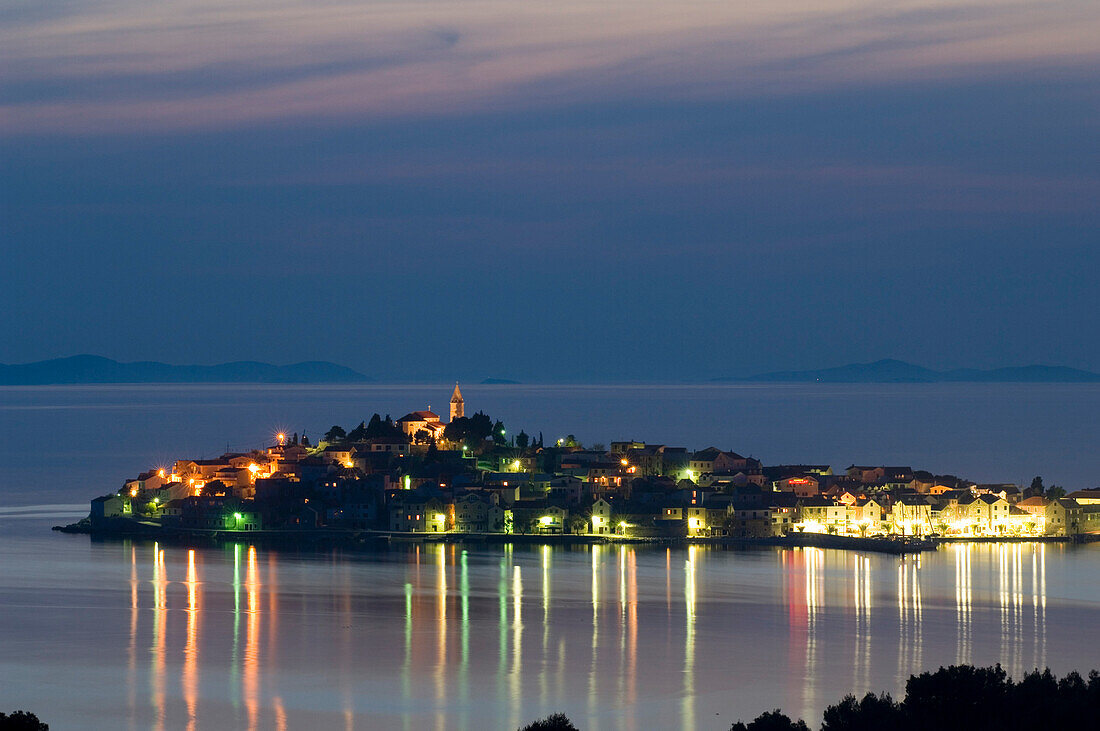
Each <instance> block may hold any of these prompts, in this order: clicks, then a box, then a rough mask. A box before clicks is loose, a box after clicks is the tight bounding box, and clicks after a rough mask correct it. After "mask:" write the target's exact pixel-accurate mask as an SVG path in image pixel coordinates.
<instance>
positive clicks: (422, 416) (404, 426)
mask: <svg viewBox="0 0 1100 731" xmlns="http://www.w3.org/2000/svg"><path fill="white" fill-rule="evenodd" d="M431 409H432V407H431V406H430V405H429V406H428V410H427V411H413V412H412V413H409V414H405V415H404V416H402V417H401V418H400V419H398V420H397V425H398V426H399V427H401V430H402V431H404V432H405V434H406V435H408V437H409V439H412V440H414V441H415V440H416V434H417V432H419V431H426V432H428V434H430V435H431V438H432V439H434V440H436V441H440V440H442V439H443V430H444V429H445V428H447V425H446V424H444V423H442V422H441V421H440V420H439V415H438V414H435V413H433V412H432V410H431ZM465 415H466V402H465V401H464V400H463V398H462V391H461V390H459V388H458V384H457V383H455V390H454V393H453V394H451V417H450V419H449V420H448V422H450V421H454V420H455V419H459V418H462V417H463V416H465Z"/></svg>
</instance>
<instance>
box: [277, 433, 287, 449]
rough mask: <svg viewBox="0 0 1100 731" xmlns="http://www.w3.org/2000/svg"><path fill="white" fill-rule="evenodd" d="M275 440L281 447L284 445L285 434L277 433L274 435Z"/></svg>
mask: <svg viewBox="0 0 1100 731" xmlns="http://www.w3.org/2000/svg"><path fill="white" fill-rule="evenodd" d="M275 439H276V440H278V442H279V446H280V447H281V446H283V445H284V444H285V443H286V434H284V433H282V432H279V433H278V434H276V435H275Z"/></svg>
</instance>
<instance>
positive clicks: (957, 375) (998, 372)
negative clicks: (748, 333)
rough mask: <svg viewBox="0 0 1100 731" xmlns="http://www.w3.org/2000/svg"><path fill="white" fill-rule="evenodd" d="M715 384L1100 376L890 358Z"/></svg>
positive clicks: (1092, 379)
mask: <svg viewBox="0 0 1100 731" xmlns="http://www.w3.org/2000/svg"><path fill="white" fill-rule="evenodd" d="M712 380H713V381H721V382H757V383H1100V373H1092V372H1091V371H1082V370H1078V369H1076V368H1065V367H1063V366H1045V365H1029V366H1020V367H1015V368H994V369H991V370H978V369H976V368H956V369H954V370H949V371H936V370H932V369H931V368H923V367H921V366H918V365H913V364H912V363H906V362H905V361H902V360H893V359H889V358H887V359H885V360H878V361H875V362H874V363H850V364H848V365H845V366H840V367H838V368H824V369H821V370H816V371H777V372H774V373H760V374H757V375H755V376H749V377H747V378H732V377H731V378H714V379H712Z"/></svg>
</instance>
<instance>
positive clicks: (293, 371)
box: [0, 355, 373, 386]
mask: <svg viewBox="0 0 1100 731" xmlns="http://www.w3.org/2000/svg"><path fill="white" fill-rule="evenodd" d="M371 380H373V379H372V378H370V377H369V376H365V375H363V374H362V373H359V372H358V371H353V370H352V369H350V368H345V367H344V366H341V365H337V364H335V363H328V362H325V361H307V362H304V363H293V364H290V365H273V364H271V363H260V362H258V361H236V362H233V363H221V364H218V365H170V364H168V363H157V362H154V361H139V362H134V363H120V362H119V361H117V360H111V359H110V358H103V357H100V356H97V355H74V356H72V357H70V358H55V359H53V360H42V361H38V362H35V363H20V364H17V365H4V364H0V385H2V386H45V385H59V384H86V383H366V382H369V381H371Z"/></svg>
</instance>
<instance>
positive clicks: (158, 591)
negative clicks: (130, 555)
mask: <svg viewBox="0 0 1100 731" xmlns="http://www.w3.org/2000/svg"><path fill="white" fill-rule="evenodd" d="M167 605H168V578H167V570H166V567H165V564H164V550H163V549H162V548H161V547H160V544H159V543H154V544H153V647H152V656H153V657H152V663H151V665H150V672H151V686H152V688H151V690H152V700H153V707H154V709H155V720H154V728H157V729H163V728H164V721H165V693H164V683H165V662H166V658H165V643H166V639H167V638H166V633H167V616H166V615H167V612H168V606H167Z"/></svg>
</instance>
